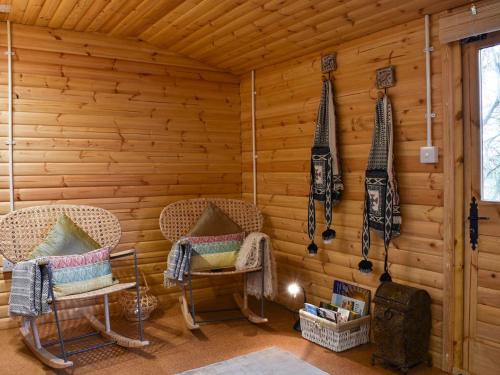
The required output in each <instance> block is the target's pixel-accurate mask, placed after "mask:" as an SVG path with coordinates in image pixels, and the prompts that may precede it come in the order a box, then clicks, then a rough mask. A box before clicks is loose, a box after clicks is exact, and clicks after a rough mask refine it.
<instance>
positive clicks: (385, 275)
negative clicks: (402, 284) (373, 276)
mask: <svg viewBox="0 0 500 375" xmlns="http://www.w3.org/2000/svg"><path fill="white" fill-rule="evenodd" d="M379 280H380V282H382V283H386V282H389V281H392V277H391V275H390V274H389V272H387V271H385V272H384V273H383V274H382V275H380V279H379Z"/></svg>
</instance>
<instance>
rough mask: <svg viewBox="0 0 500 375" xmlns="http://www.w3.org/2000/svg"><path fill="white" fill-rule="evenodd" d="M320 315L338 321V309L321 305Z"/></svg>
mask: <svg viewBox="0 0 500 375" xmlns="http://www.w3.org/2000/svg"><path fill="white" fill-rule="evenodd" d="M318 316H319V317H321V318H323V319H327V320H330V321H332V322H334V323H337V312H336V311H333V310H330V309H325V308H323V307H320V308H319V309H318Z"/></svg>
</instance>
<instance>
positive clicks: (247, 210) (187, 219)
mask: <svg viewBox="0 0 500 375" xmlns="http://www.w3.org/2000/svg"><path fill="white" fill-rule="evenodd" d="M208 202H212V203H213V204H215V205H216V206H217V207H219V208H220V209H221V210H222V211H224V212H225V213H226V214H227V215H228V216H229V217H230V218H231V219H232V220H233V221H234V222H236V223H237V224H238V225H239V226H240V227H241V228H242V229H243V230H244V231H245V235H248V234H249V233H251V232H259V231H260V230H261V228H262V223H263V218H262V214H261V213H260V211H259V209H258V208H257V207H256V206H255V205H253V204H251V203H248V202H244V201H240V200H236V199H221V198H213V199H212V198H211V199H206V198H198V199H188V200H182V201H178V202H175V203H172V204H170V205H168V206H167V207H165V208H164V209H163V211H162V213H161V215H160V229H161V232H162V233H163V236H164V237H165V238H166V239H167V240H168V241H170V242H172V243H174V242H176V241H177V240H178V239H179V238H181V237H182V236H184V235H185V234H186V233H188V231H189V230H190V229H191V227H192V226H193V225H194V224H195V223H196V221H197V220H198V218H199V217H200V215H201V214H202V212H203V211H204V210H205V208H206V207H207V205H208ZM260 251H261V252H263V251H264V250H263V246H262V245H261V247H260ZM260 259H262V264H261V265H260V266H259V267H256V268H251V269H245V270H235V269H234V268H232V269H231V268H230V269H224V270H214V271H210V270H208V271H203V272H198V271H194V272H191V270H189V272H188V273H187V275H186V276H187V288H186V285H183V288H182V295H181V296H180V297H179V302H180V305H181V310H182V315H183V317H184V320H185V321H186V326H187V327H188V328H189V329H191V330H194V329H198V328H200V324H203V323H211V322H217V321H224V320H233V319H245V318H246V319H248V320H249V321H250V322H252V323H255V324H261V323H267V318H265V317H264V293H263V291H262V298H261V301H260V315H258V314H256V313H254V312H253V311H252V310H250V308H249V307H248V295H247V288H246V280H247V279H246V276H247V274H248V273H250V272H261V273H262V288H264V264H263V262H264V256H263V254H262V253H261V257H260ZM238 274H241V275H243V297H242V296H241V294H240V293H234V294H233V297H234V300H235V302H236V304H237V305H238V309H236V310H240V311H241V313H242V314H243V317H242V318H239V317H238V318H221V319H211V320H197V318H196V307H195V302H194V299H193V286H192V277H193V276H201V277H210V276H225V275H238ZM188 293H189V301H190V303H188V297H187V294H188ZM215 311H218V310H215ZM215 311H203V312H205V313H206V312H215ZM219 311H220V310H219Z"/></svg>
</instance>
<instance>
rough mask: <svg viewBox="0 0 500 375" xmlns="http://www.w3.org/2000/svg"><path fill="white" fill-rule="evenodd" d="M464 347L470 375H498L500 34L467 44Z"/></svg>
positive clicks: (464, 75)
mask: <svg viewBox="0 0 500 375" xmlns="http://www.w3.org/2000/svg"><path fill="white" fill-rule="evenodd" d="M462 51H463V78H464V81H463V89H464V92H463V94H464V96H463V97H464V151H465V160H464V164H465V176H464V181H465V189H464V191H465V202H464V203H465V212H466V214H467V217H466V218H465V228H464V229H465V239H466V241H465V242H466V243H465V285H464V292H465V304H464V305H465V311H464V316H465V319H464V320H465V321H464V324H465V327H464V328H465V332H464V334H465V335H464V336H465V340H464V342H465V347H464V366H465V369H466V370H468V371H469V372H470V373H471V374H480V375H490V374H491V375H493V374H495V375H498V374H500V35H499V34H496V35H489V36H487V37H483V38H478V40H477V41H475V42H471V43H468V44H465V45H464V46H463V50H462Z"/></svg>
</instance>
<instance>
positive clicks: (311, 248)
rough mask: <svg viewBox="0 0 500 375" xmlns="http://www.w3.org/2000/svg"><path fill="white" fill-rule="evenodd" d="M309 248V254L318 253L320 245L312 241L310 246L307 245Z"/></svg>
mask: <svg viewBox="0 0 500 375" xmlns="http://www.w3.org/2000/svg"><path fill="white" fill-rule="evenodd" d="M307 250H308V251H309V255H312V256H314V255H316V254H317V253H318V246H317V245H316V244H315V243H314V241H312V242H311V243H310V244H309V246H307Z"/></svg>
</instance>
